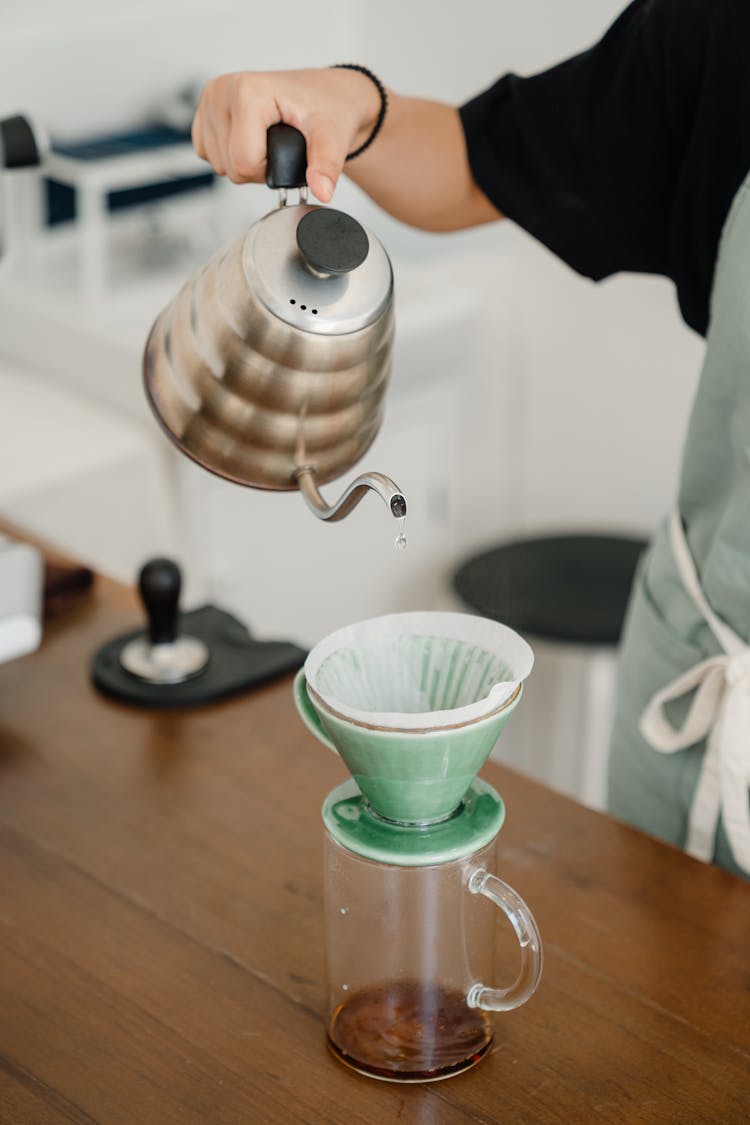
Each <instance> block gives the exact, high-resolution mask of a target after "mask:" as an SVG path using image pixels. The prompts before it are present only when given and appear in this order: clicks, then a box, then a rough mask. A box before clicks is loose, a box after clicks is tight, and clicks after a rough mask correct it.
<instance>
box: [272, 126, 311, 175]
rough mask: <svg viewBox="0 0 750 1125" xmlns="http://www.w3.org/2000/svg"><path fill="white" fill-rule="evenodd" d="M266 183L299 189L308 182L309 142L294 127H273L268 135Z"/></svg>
mask: <svg viewBox="0 0 750 1125" xmlns="http://www.w3.org/2000/svg"><path fill="white" fill-rule="evenodd" d="M266 144H267V155H268V163H267V165H266V183H267V184H268V186H269V187H270V188H298V187H303V186H304V185H305V183H306V182H307V142H306V141H305V137H304V134H302V133H300V131H299V129H295V128H294V126H293V125H272V126H271V127H270V129H269V130H268V133H267V142H266Z"/></svg>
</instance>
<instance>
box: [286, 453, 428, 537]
mask: <svg viewBox="0 0 750 1125" xmlns="http://www.w3.org/2000/svg"><path fill="white" fill-rule="evenodd" d="M295 478H296V481H297V484H298V485H299V490H300V492H301V493H302V495H303V497H304V499H305V503H306V504H307V506H308V508H309V509H310V511H311V512H313V513H314V514H315V515H316V516H317V517H318V519H320V520H327V521H328V522H329V523H335V522H336V521H337V520H342V519H344V517H345V516H348V515H349V513H350V512H351V511H353V510H354V508H356V506H357V504H359V502H360V500H362V499H363V498H364V497H365V495H366V494H367V493H368V492H375V493H377V495H378V496H379V497H380V499H381V500H382V501H383V503H384V504H385V505H386V506H387V508H388V511H389V512H390V513H391V515H392V516H393V517H394V518H395V519H403V518H404V516H405V515H406V498H405V496H404V495H403V493H402V492H401V490H400V489H399V488H398V486H397V485H396V484H395V483H394V482H393V481H392V480H391V478H390V477H387V476H385V474H383V473H362V475H361V476H358V477H357V478H356V479H355V480H353V481H352V483H351V484H350V485H349V487H348V488H347V489H346V490H345V491H344V492H343V493H342V494H341V496H339V498H338V500H336V501H335V503H333V504H327V503H326V501H325V500H324V499H323V497H322V496H321V494H320V490H319V488H318V482H317V480H316V479H315V469H314V468H313V467H312V465H303V466H302V468H300V469H298V470H297V472H296V473H295Z"/></svg>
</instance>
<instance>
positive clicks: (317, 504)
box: [143, 125, 406, 521]
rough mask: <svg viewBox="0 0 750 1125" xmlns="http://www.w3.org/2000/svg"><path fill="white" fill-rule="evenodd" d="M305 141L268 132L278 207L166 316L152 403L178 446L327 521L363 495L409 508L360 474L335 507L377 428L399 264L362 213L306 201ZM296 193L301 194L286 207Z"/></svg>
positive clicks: (147, 360) (152, 377)
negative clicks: (292, 493)
mask: <svg viewBox="0 0 750 1125" xmlns="http://www.w3.org/2000/svg"><path fill="white" fill-rule="evenodd" d="M305 173H306V148H305V138H304V136H303V135H302V134H301V133H300V132H298V130H296V129H293V128H291V127H290V126H287V125H274V126H272V127H271V128H270V129H269V130H268V173H267V177H266V182H267V184H268V186H269V187H272V188H278V189H279V190H280V205H279V207H278V208H277V209H276V210H274V211H272V212H270V213H269V214H268V215H266V216H265V217H264V218H262V219H260V220H259V221H258V222H256V223H254V224H253V225H252V226H251V227H250V228H249V230H247V231H246V232H245V234H243V235H242V237H240V238H238V239H236V240H235V241H234V242H232V243H230V244H229V245H228V246H226V247H224V248H223V249H222V250H220V251H219V252H218V253H217V254H216V255H215V256H214V257H213V258H212V259H211V261H210V262H209V263H208V264H207V265H206V266H204V267H203V268H202V269H201V270H199V271H198V272H197V273H196V274H195V275H194V276H193V277H191V278H190V279H189V280H188V281H187V283H186V284H185V285H184V286H183V288H182V290H181V291H180V292H179V293H178V294H177V296H176V297H175V299H174V300H173V301H172V303H171V304H170V305H168V306H167V308H166V309H164V311H163V312H162V313H161V314H160V315H159V317H158V318H157V320H156V322H155V323H154V325H153V327H152V329H151V332H150V335H149V338H148V341H147V343H146V349H145V354H144V364H143V367H144V380H145V386H146V393H147V396H148V399H149V401H150V403H151V406H152V407H153V410H154V412H155V414H156V416H157V418H158V420H159V421H160V423H161V424H162V426H163V428H164V429H165V430H166V432H167V434H168V436H169V437H170V438H171V439H172V440H173V441H174V442H175V444H176V445H177V446H178V447H179V448H180V449H181V450H182V451H183V453H186V454H187V455H188V456H189V457H191V458H192V459H193V460H194V461H197V462H198V464H200V465H202V466H203V467H204V468H206V469H209V470H210V471H211V472H213V473H216V474H218V475H219V476H221V477H225V478H226V479H228V480H231V481H235V482H237V483H238V484H244V485H249V486H251V487H253V488H265V489H295V488H298V489H300V491H301V492H302V494H303V496H304V498H305V500H306V501H307V503H308V505H309V507H310V508H311V509H312V511H313V512H314V513H315V515H317V516H318V517H319V518H321V519H325V520H331V521H332V520H338V519H341V518H343V517H344V516H345V515H347V514H348V513H349V512H350V511H351V510H352V508H354V507H355V505H356V504H357V503H358V502H359V501H360V500H361V499H362V497H363V496H364V495H365V494H366V493H367V492H368V491H369V490H373V491H375V492H377V493H378V494H379V495H380V496H381V497H382V499H383V500H384V501H385V502H386V504H387V505H388V507H389V510H390V511H391V513H392V515H393V516H395V517H396V518H402V517H403V516H405V515H406V501H405V499H404V496H403V494H402V493H401V491H400V489H399V488H398V487H397V486H396V484H395V483H394V482H393V481H392V480H390V478H389V477H386V476H384V475H383V474H381V473H365V474H363V475H361V476H359V477H357V479H356V480H354V481H353V482H352V483H351V484H350V485H349V487H348V488H347V489H346V491H345V492H344V493H343V495H341V496H340V497H339V499H338V500H337V501H336V502H335V503H333V504H328V503H326V501H325V500H324V499H323V497H322V496H321V494H320V491H319V488H318V485H319V484H325V483H326V482H327V481H330V480H333V479H334V478H336V477H338V476H340V475H341V474H342V473H345V472H346V471H347V470H348V469H350V468H351V466H352V465H353V464H354V463H355V462H356V461H358V460H359V458H360V457H361V456H362V455H363V454H364V453H365V452H366V450H367V449H368V448H369V446H370V444H371V443H372V441H373V439H374V438H375V435H376V434H377V432H378V429H379V427H380V423H381V419H382V415H383V406H384V396H385V391H386V388H387V385H388V380H389V377H390V368H391V354H392V348H393V272H392V269H391V263H390V260H389V258H388V255H387V254H386V252H385V250H384V249H383V247H382V245H381V244H380V242H379V241H378V240H377V239H376V238H375V237H374V236H373V235H372V234H370V233H369V232H367V231H366V230H365V229H364V227H362V226H361V225H360V224H359V223H358V222H357V221H356V219H353V218H351V216H349V215H346V214H344V213H343V212H341V211H337V210H334V209H333V208H330V207H321V206H315V205H311V204H309V203H308V202H307V192H306V187H305ZM290 188H298V189H299V193H300V202H299V203H298V204H296V205H294V206H288V205H287V191H288V189H290Z"/></svg>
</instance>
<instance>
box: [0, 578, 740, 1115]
mask: <svg viewBox="0 0 750 1125" xmlns="http://www.w3.org/2000/svg"><path fill="white" fill-rule="evenodd" d="M138 621H139V613H138V610H137V609H136V607H135V602H134V601H133V600H132V599H131V598H130V597H129V595H125V594H124V593H123V592H122V591H121V590H119V588H117V587H114V586H112V585H109V584H107V583H100V584H99V586H98V588H97V592H96V594H95V595H94V596H93V597H92V598H91V601H90V603H89V604H88V605H85V606H81V607H79V608H77V609H75V610H71V611H68V612H67V613H66V614H65V615H63V616H61V617H60V618H59V619H58V620H57V621H56V622H55V623H54V624H53V625H52V626H51V627H50V628H49V630H48V633H47V636H46V639H45V641H44V645H43V647H42V649H41V650H40V651H39V652H38V653H36V654H35V655H34V656H31V657H28V658H25V659H23V660H19V661H14V662H11V663H9V664H6V665H4V666H2V667H0V1121H2V1122H3V1123H4V1125H5V1123H10V1125H26V1123H36V1122H44V1123H47V1122H70V1121H73V1122H87V1123H89V1122H107V1123H109V1122H123V1123H127V1125H134V1123H137V1125H141V1123H148V1125H150V1123H154V1125H171V1123H180V1125H184V1123H191V1122H201V1123H208V1125H218V1123H224V1122H243V1123H245V1122H269V1123H273V1125H278V1123H282V1125H284V1123H286V1122H305V1123H315V1122H322V1123H331V1122H333V1123H338V1122H342V1123H344V1122H346V1123H350V1122H351V1123H358V1122H378V1123H382V1122H391V1121H399V1122H419V1123H439V1125H451V1123H453V1122H464V1121H471V1122H496V1121H497V1122H503V1123H512V1122H528V1123H529V1125H538V1123H544V1122H559V1123H561V1125H570V1123H572V1122H579V1121H580V1122H623V1121H625V1122H631V1121H633V1122H681V1123H685V1125H694V1123H696V1122H711V1123H717V1122H722V1123H723V1122H745V1121H748V1120H749V1119H750V888H749V887H748V885H747V884H745V883H743V882H742V881H740V880H737V879H734V878H732V877H731V876H729V875H727V874H726V873H724V872H722V871H719V870H717V869H715V868H711V867H706V866H703V865H701V864H699V863H697V862H695V861H693V860H691V859H689V858H687V857H686V856H684V855H682V854H681V853H679V852H677V851H674V850H672V849H670V848H668V847H666V846H663V845H662V844H659V843H657V842H655V841H653V840H650V839H648V838H646V837H645V836H642V835H640V834H639V833H637V832H635V831H633V830H631V829H629V828H627V827H624V826H622V825H620V824H617V823H615V822H614V821H612V820H610V819H608V818H606V817H604V816H600V815H598V814H596V813H593V812H590V811H587V810H585V809H583V808H581V807H580V806H578V805H576V804H575V803H573V802H572V801H569V800H566V799H564V798H562V797H559V796H557V795H555V794H553V793H551V792H549V791H547V790H546V789H544V788H542V787H540V786H539V785H536V784H533V783H532V782H530V781H527V780H524V779H523V778H521V777H519V776H518V775H516V774H514V773H512V772H511V771H509V770H505V769H501V768H499V767H496V766H488V767H487V768H486V770H485V771H484V776H485V777H486V778H487V779H488V780H489V781H491V782H492V783H493V784H494V785H495V786H496V787H497V788H498V789H499V790H500V792H501V793H502V794H503V796H504V797H505V800H506V803H507V806H508V818H507V822H506V825H505V827H504V828H503V831H502V833H501V836H500V841H501V843H500V847H499V854H498V867H497V870H498V874H500V875H501V876H502V877H503V878H504V879H506V880H507V881H508V882H510V883H511V884H512V885H513V886H514V887H516V889H517V890H518V891H519V892H520V893H521V894H522V895H523V896H524V897H525V898H526V899H527V901H528V902H529V904H530V905H531V907H532V909H533V910H534V912H535V914H536V917H537V919H538V921H539V925H540V928H541V932H542V937H543V941H544V951H545V969H544V976H543V979H542V983H541V985H540V987H539V990H538V992H537V993H536V995H535V996H534V997H533V999H532V1000H531V1001H530V1002H529V1003H528V1004H527V1005H526V1006H525V1007H523V1008H521V1009H519V1010H518V1011H516V1012H512V1013H508V1014H506V1015H501V1016H498V1018H497V1033H496V1043H495V1046H494V1049H493V1051H492V1053H491V1055H490V1056H489V1057H487V1058H486V1059H485V1060H484V1061H483V1062H482V1063H481V1064H480V1065H479V1066H478V1067H477V1068H476V1069H474V1070H472V1071H469V1072H467V1073H465V1074H463V1075H460V1076H458V1077H455V1078H452V1079H450V1080H448V1081H445V1082H440V1083H435V1084H433V1085H424V1086H407V1087H400V1086H398V1085H393V1084H390V1083H380V1082H375V1081H373V1080H371V1079H367V1078H363V1077H360V1076H359V1075H356V1074H354V1073H352V1072H351V1071H348V1070H347V1069H346V1068H344V1067H343V1066H341V1064H340V1063H338V1062H336V1061H335V1060H334V1059H333V1058H332V1057H330V1056H329V1054H328V1053H327V1051H326V1047H325V1042H324V1028H323V1017H324V1009H325V993H324V980H323V924H322V901H321V886H322V830H321V825H320V819H319V809H320V805H321V802H322V800H323V797H324V795H325V794H326V793H327V791H328V790H329V789H330V788H331V787H332V786H333V785H334V784H336V783H338V782H339V781H340V780H342V779H343V777H344V769H343V766H342V765H341V763H340V762H339V761H338V759H337V758H336V757H335V756H334V755H333V754H330V753H329V752H328V751H327V750H326V749H325V748H324V747H322V746H321V745H320V744H319V743H318V742H316V741H315V740H314V739H313V738H312V737H311V736H310V735H309V733H308V732H307V730H306V729H305V728H304V727H303V725H302V723H301V722H300V721H299V719H298V718H297V715H296V712H295V710H294V706H293V703H292V698H291V692H290V681H289V680H288V679H284V680H283V681H281V682H279V683H277V684H275V685H273V686H271V687H268V688H266V689H262V690H259V691H257V692H255V693H253V694H251V695H248V696H246V697H244V698H241V699H237V700H235V701H232V702H228V703H224V704H221V705H216V706H213V707H208V708H205V709H202V710H196V711H193V712H190V713H187V712H183V713H156V712H145V711H137V710H134V709H129V708H126V707H124V706H120V705H117V704H113V703H110V702H107V701H106V700H104V699H102V698H100V697H99V696H98V695H97V694H96V693H95V692H94V691H93V689H92V688H91V687H90V686H89V682H88V664H89V659H90V657H91V654H92V653H93V651H94V650H95V649H96V648H97V647H98V645H99V644H100V643H102V642H104V641H105V640H109V639H110V638H112V637H113V636H116V635H117V634H119V633H120V632H123V631H125V630H127V629H129V628H132V627H133V626H134V625H137V623H138ZM532 701H533V692H532V691H529V692H528V696H527V699H526V701H525V705H527V706H528V705H531V704H532Z"/></svg>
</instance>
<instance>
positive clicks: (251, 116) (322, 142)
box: [193, 67, 380, 203]
mask: <svg viewBox="0 0 750 1125" xmlns="http://www.w3.org/2000/svg"><path fill="white" fill-rule="evenodd" d="M379 110H380V97H379V95H378V91H377V89H376V87H375V85H374V84H373V83H372V82H371V81H370V79H369V78H367V77H366V76H365V75H362V74H360V73H359V72H358V71H353V70H345V69H336V68H333V67H330V68H326V69H320V70H281V71H270V72H250V71H238V72H236V73H234V74H224V75H221V76H220V77H218V78H213V79H212V80H211V81H210V82H208V83H207V84H206V86H205V87H204V89H203V92H202V94H201V99H200V103H199V105H198V109H197V112H196V115H195V120H194V121H193V144H194V145H195V149H196V152H197V153H198V155H199V156H200V157H202V158H203V159H204V160H207V161H208V162H209V164H211V166H212V167H213V169H214V171H215V172H217V173H218V174H219V175H220V176H228V177H229V179H230V180H232V182H233V183H236V184H242V183H251V182H253V183H257V182H262V181H264V180H265V175H266V130H267V129H268V128H269V126H271V125H276V124H277V123H278V122H280V121H283V122H284V123H285V124H287V125H294V126H295V128H297V129H299V130H300V131H301V132H302V133H304V135H305V138H306V140H307V183H308V185H309V187H310V190H311V192H312V193H313V195H314V196H316V198H317V199H319V200H321V202H323V203H328V202H329V200H330V199H331V196H332V195H333V191H334V188H335V186H336V181H337V180H338V178H339V176H340V174H341V170H342V168H343V167H344V161H345V160H346V156H347V153H349V152H353V151H354V150H355V149H356V148H357V147H358V146H359V145H360V144H362V143H363V142H364V141H365V140H366V139H367V137H368V136H369V134H370V132H371V130H372V128H373V126H374V124H375V121H376V119H377V116H378V113H379Z"/></svg>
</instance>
